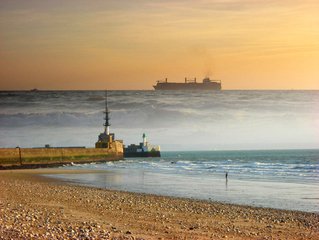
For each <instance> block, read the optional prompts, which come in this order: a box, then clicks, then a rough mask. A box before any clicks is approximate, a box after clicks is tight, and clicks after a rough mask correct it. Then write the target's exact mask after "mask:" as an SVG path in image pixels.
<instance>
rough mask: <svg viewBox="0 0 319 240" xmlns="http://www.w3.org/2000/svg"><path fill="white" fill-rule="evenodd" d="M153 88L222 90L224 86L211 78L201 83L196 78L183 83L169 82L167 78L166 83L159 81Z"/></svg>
mask: <svg viewBox="0 0 319 240" xmlns="http://www.w3.org/2000/svg"><path fill="white" fill-rule="evenodd" d="M153 87H154V89H155V90H221V89H222V84H221V81H220V80H211V79H210V78H209V77H206V78H204V79H203V81H202V82H201V83H200V82H197V80H196V78H194V79H187V78H185V82H182V83H178V82H168V80H167V78H166V79H165V80H164V81H157V83H156V85H154V86H153Z"/></svg>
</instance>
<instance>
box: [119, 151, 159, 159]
mask: <svg viewBox="0 0 319 240" xmlns="http://www.w3.org/2000/svg"><path fill="white" fill-rule="evenodd" d="M160 156H161V152H160V151H151V152H126V151H125V150H124V158H139V157H142V158H146V157H160Z"/></svg>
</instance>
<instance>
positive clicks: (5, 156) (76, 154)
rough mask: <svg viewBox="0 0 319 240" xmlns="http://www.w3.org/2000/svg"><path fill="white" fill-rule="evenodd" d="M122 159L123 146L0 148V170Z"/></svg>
mask: <svg viewBox="0 0 319 240" xmlns="http://www.w3.org/2000/svg"><path fill="white" fill-rule="evenodd" d="M120 159H123V144H122V143H121V142H118V141H116V142H113V143H112V145H111V148H76V147H70V148H53V147H50V148H0V168H8V167H9V168H10V167H13V168H15V167H22V168H23V167H26V168H27V167H39V166H50V165H63V164H68V163H71V162H73V163H88V162H98V161H114V160H120Z"/></svg>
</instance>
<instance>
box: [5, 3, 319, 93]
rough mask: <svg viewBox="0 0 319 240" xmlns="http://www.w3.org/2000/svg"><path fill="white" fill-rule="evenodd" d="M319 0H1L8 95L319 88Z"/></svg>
mask: <svg viewBox="0 0 319 240" xmlns="http://www.w3.org/2000/svg"><path fill="white" fill-rule="evenodd" d="M318 9H319V1H318V0H281V1H278V0H263V1H261V0H183V1H182V0H169V1H168V0H149V1H146V0H135V1H133V0H121V1H120V0H76V1H75V0H68V1H65V0H55V1H51V0H29V1H25V0H1V1H0V90H26V89H32V88H38V89H43V90H44V89H52V90H63V89H66V90H68V89H70V90H77V89H83V90H84V89H88V90H91V89H92V90H95V89H97V90H98V89H111V90H116V89H128V90H130V89H152V85H154V84H155V82H156V81H157V80H161V79H164V78H168V81H174V82H182V81H183V79H184V78H185V77H189V78H192V77H197V79H201V78H204V77H206V76H209V77H211V78H213V79H218V80H222V86H223V89H319V67H318V66H319V14H318Z"/></svg>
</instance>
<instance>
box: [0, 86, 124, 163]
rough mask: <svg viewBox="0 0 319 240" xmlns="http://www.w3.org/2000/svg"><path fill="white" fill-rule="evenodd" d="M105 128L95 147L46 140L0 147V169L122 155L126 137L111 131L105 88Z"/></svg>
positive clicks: (112, 157)
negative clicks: (52, 143) (35, 144)
mask: <svg viewBox="0 0 319 240" xmlns="http://www.w3.org/2000/svg"><path fill="white" fill-rule="evenodd" d="M104 114H105V115H104V120H105V123H104V132H102V133H101V134H100V135H99V137H98V141H97V142H96V143H95V148H86V147H51V146H50V145H48V144H46V145H45V146H44V147H37V148H22V147H19V146H17V147H15V148H0V169H18V168H39V167H56V166H61V165H65V164H71V163H91V162H105V161H115V160H121V159H123V141H122V140H115V134H114V133H110V122H109V121H110V117H109V114H110V112H109V110H108V105H107V91H106V92H105V111H104Z"/></svg>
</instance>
